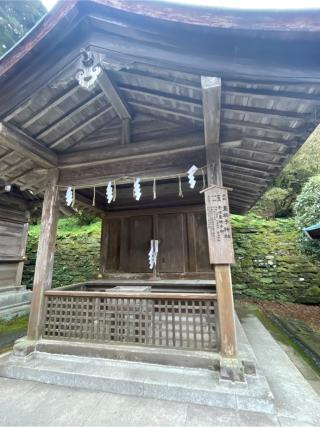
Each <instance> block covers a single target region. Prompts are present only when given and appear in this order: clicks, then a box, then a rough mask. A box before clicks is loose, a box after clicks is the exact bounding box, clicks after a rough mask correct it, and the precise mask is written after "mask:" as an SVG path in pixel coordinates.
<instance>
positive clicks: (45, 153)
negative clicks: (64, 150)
mask: <svg viewBox="0 0 320 427" xmlns="http://www.w3.org/2000/svg"><path fill="white" fill-rule="evenodd" d="M0 145H2V146H4V147H7V148H9V149H11V150H14V151H16V152H17V153H19V154H21V155H22V156H24V157H25V158H26V159H29V160H32V161H34V162H35V163H37V164H38V165H40V166H42V167H44V168H51V167H54V166H57V164H58V157H57V155H56V154H55V153H54V152H53V151H52V150H50V149H49V148H47V147H45V146H44V145H42V144H40V143H39V142H38V141H36V140H35V139H33V138H31V137H30V136H28V135H26V134H25V133H23V132H22V131H20V130H19V129H17V128H15V127H14V126H12V125H9V124H4V123H0Z"/></svg>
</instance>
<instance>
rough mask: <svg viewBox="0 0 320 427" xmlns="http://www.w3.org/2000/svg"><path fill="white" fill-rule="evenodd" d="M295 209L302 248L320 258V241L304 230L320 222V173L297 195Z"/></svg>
mask: <svg viewBox="0 0 320 427" xmlns="http://www.w3.org/2000/svg"><path fill="white" fill-rule="evenodd" d="M293 211H294V215H295V225H296V227H297V229H298V231H299V236H298V244H299V247H300V248H301V250H302V251H303V252H305V253H307V254H310V255H312V256H316V257H319V258H320V241H317V240H311V239H309V237H307V236H306V234H305V233H304V232H303V231H302V229H303V228H304V227H308V226H310V225H313V224H316V223H317V222H320V175H316V176H313V177H312V178H310V179H309V181H308V182H307V183H306V184H305V186H304V187H303V189H302V191H301V193H300V194H299V196H298V197H297V199H296V201H295V203H294V206H293Z"/></svg>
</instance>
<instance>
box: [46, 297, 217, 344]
mask: <svg viewBox="0 0 320 427" xmlns="http://www.w3.org/2000/svg"><path fill="white" fill-rule="evenodd" d="M43 335H44V337H46V338H54V339H68V340H72V339H75V340H84V341H91V342H106V343H125V344H141V345H148V346H161V347H168V348H184V349H196V350H213V349H214V348H215V347H216V333H215V313H214V300H203V301H202V300H190V299H188V300H176V299H175V300H170V298H169V297H168V299H156V296H155V298H154V299H150V298H148V299H143V298H132V299H131V298H110V297H106V298H103V297H98V298H96V297H94V298H93V297H91V296H87V297H86V296H80V297H79V296H76V297H73V296H65V297H64V296H51V295H50V296H46V317H45V328H44V334H43Z"/></svg>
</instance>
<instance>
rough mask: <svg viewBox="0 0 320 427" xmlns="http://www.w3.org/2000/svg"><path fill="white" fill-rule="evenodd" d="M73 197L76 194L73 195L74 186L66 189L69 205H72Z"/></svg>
mask: <svg viewBox="0 0 320 427" xmlns="http://www.w3.org/2000/svg"><path fill="white" fill-rule="evenodd" d="M73 197H74V195H73V190H72V187H68V188H67V191H66V203H67V206H71V205H72V202H73Z"/></svg>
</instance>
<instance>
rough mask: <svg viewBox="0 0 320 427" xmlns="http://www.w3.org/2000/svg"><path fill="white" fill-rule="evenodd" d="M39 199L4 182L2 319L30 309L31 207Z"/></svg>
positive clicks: (0, 198) (0, 211)
mask: <svg viewBox="0 0 320 427" xmlns="http://www.w3.org/2000/svg"><path fill="white" fill-rule="evenodd" d="M35 199H36V196H33V195H32V194H30V193H29V192H27V191H26V192H23V191H19V190H18V189H17V188H16V187H13V186H11V185H7V186H6V185H1V184H0V319H10V318H12V317H14V316H17V315H20V314H25V313H27V312H28V311H29V307H30V301H31V292H30V291H28V290H26V289H25V287H23V286H21V280H22V272H23V267H24V263H25V261H26V256H25V254H26V243H27V237H28V226H29V216H30V214H29V210H30V207H31V206H30V205H31V203H32V202H33V201H34V200H35Z"/></svg>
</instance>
